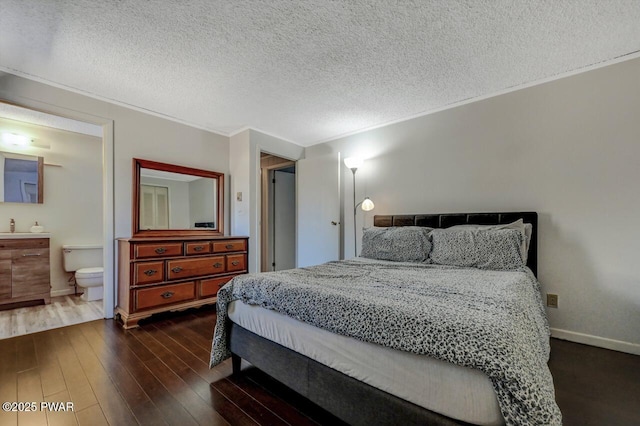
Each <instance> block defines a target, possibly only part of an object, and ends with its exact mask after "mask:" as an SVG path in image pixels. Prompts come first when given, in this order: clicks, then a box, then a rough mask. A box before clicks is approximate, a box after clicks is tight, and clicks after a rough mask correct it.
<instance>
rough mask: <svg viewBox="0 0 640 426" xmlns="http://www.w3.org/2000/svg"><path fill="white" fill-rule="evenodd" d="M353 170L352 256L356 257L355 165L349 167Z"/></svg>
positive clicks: (356, 207) (356, 169)
mask: <svg viewBox="0 0 640 426" xmlns="http://www.w3.org/2000/svg"><path fill="white" fill-rule="evenodd" d="M351 171H352V172H353V257H358V240H357V239H356V210H357V209H358V206H357V205H356V171H358V168H357V167H353V168H351Z"/></svg>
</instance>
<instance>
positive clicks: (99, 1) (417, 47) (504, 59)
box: [0, 0, 640, 146]
mask: <svg viewBox="0 0 640 426" xmlns="http://www.w3.org/2000/svg"><path fill="white" fill-rule="evenodd" d="M639 23H640V1H638V0H610V1H602V0H547V1H544V0H535V1H534V0H529V1H526V0H520V1H518V0H487V1H455V0H441V1H419V0H416V1H389V0H382V1H363V0H349V1H328V0H316V1H296V2H293V1H278V0H273V1H246V0H244V1H243V0H227V1H212V0H192V1H188V2H186V1H185V2H175V1H169V0H148V1H139V0H93V1H90V0H55V1H44V0H40V1H38V0H0V69H3V70H5V71H8V72H12V73H16V74H18V75H23V76H27V77H31V78H34V79H39V80H42V81H46V82H50V83H53V84H56V85H58V86H61V87H66V88H69V89H72V90H75V91H80V92H82V93H85V94H88V95H90V96H94V97H98V98H101V99H106V100H110V101H115V102H118V103H121V104H126V105H130V106H134V107H136V108H140V109H143V110H147V111H151V112H154V113H157V114H161V115H164V116H167V117H170V118H173V119H176V120H179V121H183V122H186V123H189V124H192V125H195V126H198V127H202V128H205V129H209V130H212V131H215V132H218V133H222V134H227V135H228V134H233V133H234V132H237V131H239V130H241V129H243V128H246V127H251V128H254V129H257V130H261V131H263V132H266V133H269V134H272V135H275V136H278V137H281V138H284V139H287V140H290V141H293V142H295V143H298V144H300V145H305V146H307V145H312V144H314V143H317V142H320V141H324V140H328V139H330V138H334V137H337V136H340V135H344V134H347V133H351V132H354V131H357V130H361V129H366V128H369V127H373V126H376V125H381V124H384V123H389V122H392V121H397V120H400V119H403V118H407V117H411V116H415V115H419V114H423V113H426V112H429V111H433V110H437V109H441V108H443V107H445V106H447V105H451V104H454V103H456V102H460V101H464V100H467V99H472V98H476V97H482V96H486V95H489V94H492V93H497V92H500V91H503V90H505V89H509V88H512V87H517V86H520V85H523V84H529V83H531V82H535V81H539V80H542V79H548V78H551V77H553V76H557V75H560V74H563V73H567V72H572V71H576V70H579V69H581V68H584V67H587V66H590V65H594V64H598V63H601V62H603V61H608V60H611V59H614V58H619V57H621V56H624V55H628V54H631V53H634V52H638V50H640V24H639Z"/></svg>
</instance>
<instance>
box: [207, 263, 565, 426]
mask: <svg viewBox="0 0 640 426" xmlns="http://www.w3.org/2000/svg"><path fill="white" fill-rule="evenodd" d="M233 300H242V301H243V302H244V303H247V304H254V305H259V306H262V307H264V308H267V309H273V310H275V311H277V312H280V313H282V314H285V315H288V316H290V317H292V318H295V319H297V320H300V321H303V322H306V323H309V324H312V325H314V326H316V327H320V328H323V329H326V330H329V331H331V332H334V333H339V334H343V335H346V336H350V337H353V338H356V339H360V340H363V341H367V342H372V343H377V344H380V345H384V346H388V347H391V348H394V349H397V350H403V351H409V352H413V353H417V354H423V355H427V356H431V357H434V358H438V359H441V360H444V361H448V362H451V363H454V364H458V365H461V366H465V367H471V368H476V369H479V370H481V371H483V372H484V373H485V374H486V375H487V376H488V377H489V378H490V380H491V382H492V384H493V387H494V389H495V391H496V395H497V397H498V402H499V404H500V409H501V411H502V415H503V416H504V418H505V421H506V423H507V424H518V425H525V424H532V425H533V424H535V425H556V424H561V422H562V417H561V414H560V410H559V408H558V406H557V404H556V402H555V393H554V388H553V379H552V377H551V372H550V371H549V368H548V366H547V361H548V360H549V350H550V349H549V327H548V324H547V319H546V315H545V312H544V306H543V304H542V300H541V295H540V288H539V283H538V281H537V280H536V278H535V277H534V275H533V274H532V273H531V271H530V270H529V269H527V268H524V269H523V270H521V271H491V270H479V269H474V268H456V267H443V266H437V265H428V264H420V263H404V262H387V261H373V260H369V259H362V258H358V259H353V260H345V261H336V262H329V263H325V264H323V265H317V266H312V267H307V268H299V269H291V270H287V271H280V272H269V273H261V274H249V275H240V276H238V277H236V278H234V279H233V280H232V281H230V282H229V283H228V284H227V285H225V286H224V287H223V288H222V289H220V291H219V293H218V302H217V308H218V316H217V320H216V328H215V332H214V339H213V347H212V351H211V363H210V366H211V367H213V366H215V365H217V364H219V363H220V362H222V361H223V360H225V359H226V358H228V357H229V356H230V355H231V354H230V352H229V349H228V345H227V343H228V336H227V322H228V321H229V320H228V317H227V305H228V304H229V303H230V302H231V301H233Z"/></svg>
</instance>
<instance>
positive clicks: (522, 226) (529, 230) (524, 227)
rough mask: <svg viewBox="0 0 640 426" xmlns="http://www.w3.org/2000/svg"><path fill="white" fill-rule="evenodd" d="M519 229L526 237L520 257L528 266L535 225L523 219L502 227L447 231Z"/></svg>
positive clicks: (471, 225) (473, 227) (485, 226)
mask: <svg viewBox="0 0 640 426" xmlns="http://www.w3.org/2000/svg"><path fill="white" fill-rule="evenodd" d="M461 228H466V229H518V230H519V231H520V232H522V234H523V235H524V239H523V241H522V245H521V246H520V255H521V256H522V263H524V264H525V265H526V264H527V259H528V257H529V245H530V244H531V235H532V234H533V225H531V224H530V223H524V221H523V220H522V219H518V220H516V221H515V222H511V223H507V224H501V225H473V224H469V225H455V226H452V227H451V228H447V229H461Z"/></svg>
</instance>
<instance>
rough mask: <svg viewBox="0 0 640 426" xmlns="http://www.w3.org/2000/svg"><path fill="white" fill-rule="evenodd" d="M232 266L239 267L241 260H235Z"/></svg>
mask: <svg viewBox="0 0 640 426" xmlns="http://www.w3.org/2000/svg"><path fill="white" fill-rule="evenodd" d="M231 264H232V265H233V266H238V265H239V264H240V261H239V260H234V261H233V262H231Z"/></svg>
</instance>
